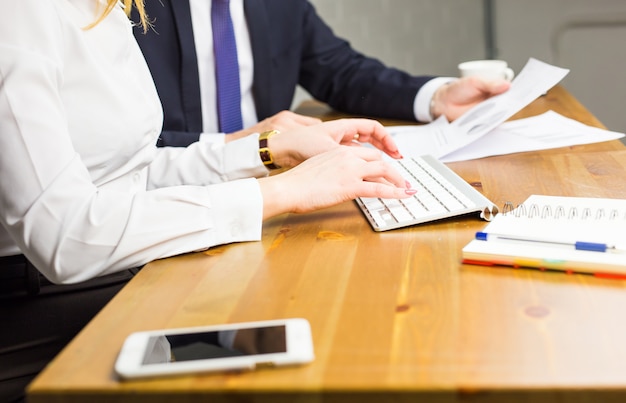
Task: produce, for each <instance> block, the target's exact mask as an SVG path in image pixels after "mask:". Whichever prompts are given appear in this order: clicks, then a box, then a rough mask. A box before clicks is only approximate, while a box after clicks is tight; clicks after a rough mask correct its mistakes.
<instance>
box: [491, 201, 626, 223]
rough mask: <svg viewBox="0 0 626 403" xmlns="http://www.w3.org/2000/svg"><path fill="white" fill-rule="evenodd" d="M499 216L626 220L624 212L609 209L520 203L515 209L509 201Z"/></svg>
mask: <svg viewBox="0 0 626 403" xmlns="http://www.w3.org/2000/svg"><path fill="white" fill-rule="evenodd" d="M501 214H502V215H505V216H506V215H509V216H514V217H525V218H542V219H547V218H552V219H568V220H574V219H581V220H626V211H624V212H620V211H619V210H617V209H611V210H609V211H607V210H605V209H603V208H597V209H591V208H588V207H585V208H582V210H581V209H580V208H578V207H570V208H568V209H566V208H565V207H563V206H556V207H555V208H553V207H552V206H550V205H538V204H535V203H533V204H530V205H525V204H523V203H522V204H518V205H517V207H515V206H514V204H513V203H511V202H509V201H507V202H505V203H504V206H503V208H502V213H501Z"/></svg>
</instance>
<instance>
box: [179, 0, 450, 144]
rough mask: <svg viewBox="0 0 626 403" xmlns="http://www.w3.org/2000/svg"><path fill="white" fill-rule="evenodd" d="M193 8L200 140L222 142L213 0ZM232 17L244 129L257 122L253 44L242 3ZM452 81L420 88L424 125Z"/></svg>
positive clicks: (418, 113) (237, 0)
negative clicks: (439, 91) (434, 101)
mask: <svg viewBox="0 0 626 403" xmlns="http://www.w3.org/2000/svg"><path fill="white" fill-rule="evenodd" d="M189 5H190V7H191V22H192V26H193V35H194V42H195V48H196V55H197V58H198V73H199V75H200V77H199V78H200V101H201V103H202V127H203V134H202V135H201V136H200V139H201V141H210V142H223V139H224V134H223V133H219V128H218V126H217V122H218V119H217V101H216V98H217V97H216V92H215V59H214V54H213V32H212V28H211V0H189ZM230 14H231V19H232V20H233V28H234V31H235V40H236V42H237V57H238V59H239V72H240V86H241V114H242V118H243V127H250V126H253V125H254V124H256V123H257V122H258V117H257V115H256V109H255V106H254V98H253V94H252V80H253V75H254V62H253V58H252V45H251V44H250V34H249V32H248V24H247V22H246V17H245V13H244V8H243V0H230ZM450 80H451V78H443V77H440V78H435V79H433V80H430V81H429V82H427V83H426V85H424V86H423V87H422V88H420V90H419V92H418V93H417V96H416V97H415V101H414V103H413V111H414V113H415V118H416V119H417V120H419V121H421V122H430V121H431V120H432V117H431V116H430V101H431V99H432V97H433V94H434V93H435V91H436V90H437V88H439V87H440V86H441V85H443V84H445V83H447V82H449V81H450Z"/></svg>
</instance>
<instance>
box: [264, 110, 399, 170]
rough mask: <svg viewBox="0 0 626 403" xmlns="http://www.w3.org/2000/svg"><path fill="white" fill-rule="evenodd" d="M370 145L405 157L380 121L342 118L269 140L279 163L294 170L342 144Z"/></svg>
mask: <svg viewBox="0 0 626 403" xmlns="http://www.w3.org/2000/svg"><path fill="white" fill-rule="evenodd" d="M359 143H371V144H372V145H374V146H375V147H376V148H378V149H379V150H381V151H384V152H385V153H387V154H388V155H390V156H391V157H393V158H402V155H400V152H399V151H398V147H397V146H396V144H395V142H394V141H393V139H392V137H391V135H390V134H389V133H388V132H387V131H386V130H385V128H384V127H383V126H382V125H381V124H380V123H379V122H377V121H375V120H370V119H339V120H333V121H329V122H324V123H320V124H317V125H312V126H306V127H299V128H297V129H294V130H290V131H285V132H281V133H279V134H277V135H274V136H272V137H271V138H270V139H269V140H268V148H269V149H270V151H271V152H272V155H273V157H274V160H275V161H276V164H277V165H278V166H281V167H293V166H296V165H298V164H300V163H301V162H302V161H305V160H307V159H309V158H311V157H313V156H315V155H318V154H321V153H323V152H326V151H329V150H332V149H334V148H337V147H339V145H349V146H359V145H360V144H359Z"/></svg>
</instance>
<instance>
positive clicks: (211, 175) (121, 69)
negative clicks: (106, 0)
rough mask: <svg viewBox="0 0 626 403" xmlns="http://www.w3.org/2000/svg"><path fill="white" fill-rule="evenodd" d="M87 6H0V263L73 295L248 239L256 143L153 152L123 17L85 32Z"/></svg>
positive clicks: (89, 18)
mask: <svg viewBox="0 0 626 403" xmlns="http://www.w3.org/2000/svg"><path fill="white" fill-rule="evenodd" d="M98 1H102V0H98ZM101 7H102V4H100V5H99V7H98V6H97V1H96V0H46V1H41V0H17V1H16V0H0V156H1V158H0V220H1V224H2V226H1V227H0V256H8V255H15V254H19V253H24V254H25V255H26V256H27V257H28V259H29V260H30V261H31V262H33V264H34V265H35V266H36V267H37V268H38V269H39V270H40V271H41V272H42V273H43V274H44V275H45V276H46V277H47V278H49V279H50V280H52V281H54V282H62V283H74V282H78V281H83V280H86V279H89V278H92V277H95V276H98V275H102V274H107V273H111V272H114V271H119V270H123V269H126V268H129V267H136V266H140V265H142V264H145V263H147V262H149V261H151V260H154V259H158V258H162V257H167V256H172V255H176V254H180V253H185V252H190V251H194V250H201V249H205V248H208V247H210V246H213V245H217V244H223V243H230V242H238V241H249V240H258V239H260V237H261V221H262V206H263V201H262V198H261V193H260V189H259V186H258V183H257V181H256V179H253V177H259V176H264V175H267V170H266V168H265V167H264V166H263V164H262V162H261V160H260V158H259V155H258V136H255V135H253V136H249V137H247V138H244V139H241V140H238V141H234V142H229V143H227V144H220V145H215V144H204V143H196V144H194V145H192V146H190V147H188V148H157V147H156V146H155V144H156V139H157V136H158V134H159V133H160V128H161V122H162V111H161V106H160V104H159V99H158V96H157V93H156V90H155V88H154V84H153V83H152V80H151V76H150V73H149V71H148V68H147V66H146V64H145V62H144V60H143V58H142V55H141V52H140V50H139V48H138V46H137V44H136V43H135V40H134V38H133V35H132V32H131V25H130V22H129V20H128V18H127V17H126V15H125V14H124V12H123V10H121V9H119V8H116V9H115V10H114V11H113V13H112V14H111V15H109V16H108V17H107V18H106V19H105V20H104V21H103V22H101V23H100V24H99V25H97V26H96V27H94V28H92V29H85V27H86V26H87V25H89V24H90V23H91V22H93V21H94V19H95V18H96V16H97V15H98V12H99V10H101V9H102V8H101ZM241 178H252V179H241ZM236 179H240V180H236ZM209 184H211V185H210V186H206V185H209Z"/></svg>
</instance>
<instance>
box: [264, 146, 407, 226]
mask: <svg viewBox="0 0 626 403" xmlns="http://www.w3.org/2000/svg"><path fill="white" fill-rule="evenodd" d="M259 184H260V187H261V193H262V195H263V218H264V219H267V218H269V217H273V216H275V215H279V214H282V213H306V212H310V211H314V210H318V209H321V208H325V207H330V206H333V205H336V204H339V203H342V202H344V201H348V200H353V199H355V198H357V197H381V198H389V199H402V198H407V197H410V196H411V195H414V194H415V190H413V189H412V188H411V186H410V184H409V183H407V182H406V181H405V180H404V179H403V178H402V176H401V175H400V174H399V173H398V172H397V171H396V170H395V169H394V168H393V167H392V166H391V165H390V164H388V163H387V162H385V161H383V160H382V156H381V153H380V151H378V150H376V149H372V148H367V147H350V146H338V147H337V148H334V149H332V150H330V151H327V152H324V153H322V154H319V155H317V156H315V157H312V158H310V159H308V160H306V161H304V162H303V163H301V164H300V165H298V166H296V167H295V168H293V169H291V170H289V171H286V172H284V173H281V174H278V175H273V176H269V177H266V178H261V179H259Z"/></svg>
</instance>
